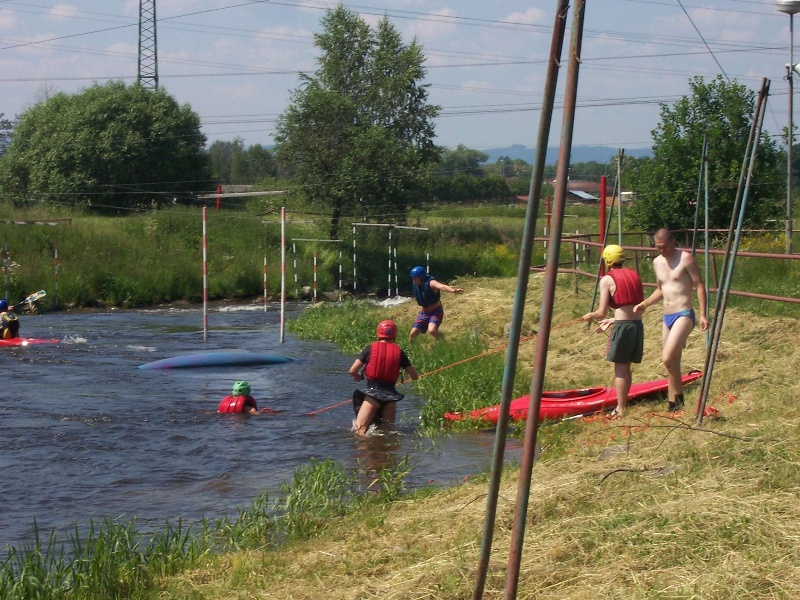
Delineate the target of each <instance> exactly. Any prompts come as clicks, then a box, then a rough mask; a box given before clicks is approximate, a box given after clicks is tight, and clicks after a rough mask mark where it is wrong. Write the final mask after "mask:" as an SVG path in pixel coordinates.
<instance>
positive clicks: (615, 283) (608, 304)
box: [582, 244, 644, 419]
mask: <svg viewBox="0 0 800 600" xmlns="http://www.w3.org/2000/svg"><path fill="white" fill-rule="evenodd" d="M603 260H604V261H605V263H606V266H607V267H608V269H609V271H608V274H607V275H605V276H603V277H602V278H601V279H600V306H599V307H598V308H597V310H596V311H594V312H590V313H586V314H585V315H583V317H582V319H583V320H584V321H599V327H598V329H597V332H598V333H600V332H604V331H606V330H607V329H608V328H609V327H611V326H612V325H613V329H612V330H611V338H610V339H609V341H608V350H607V353H606V360H607V361H609V362H613V363H614V387H615V388H616V391H617V407H616V408H615V409H614V411H613V412H612V413H611V418H612V419H615V418H618V417H621V416H622V414H623V412H624V411H625V407H626V406H627V404H628V391H629V390H630V389H631V381H632V380H633V376H632V374H631V363H641V362H642V356H643V354H644V326H643V325H642V314H641V313H639V312H636V311H635V310H634V307H635V306H636V305H637V304H639V303H640V302H642V301H643V300H644V288H643V287H642V279H641V277H639V274H638V273H637V272H636V271H634V270H633V269H628V268H626V267H623V266H622V263H623V262H624V261H625V253H624V250H623V249H622V246H617V245H616V244H611V245H609V246H606V247H605V249H604V250H603ZM609 308H613V309H614V317H613V318H611V319H608V318H606V315H607V313H608V309H609Z"/></svg>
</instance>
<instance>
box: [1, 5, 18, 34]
mask: <svg viewBox="0 0 800 600" xmlns="http://www.w3.org/2000/svg"><path fill="white" fill-rule="evenodd" d="M16 27H17V20H16V19H15V18H14V12H13V11H11V10H8V9H3V10H0V31H13V30H14V29H16Z"/></svg>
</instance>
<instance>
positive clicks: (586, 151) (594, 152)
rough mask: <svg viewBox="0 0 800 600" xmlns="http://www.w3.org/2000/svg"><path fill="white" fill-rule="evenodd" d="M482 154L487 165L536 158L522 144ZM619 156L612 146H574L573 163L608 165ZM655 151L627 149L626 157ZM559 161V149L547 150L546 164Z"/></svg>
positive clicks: (640, 155) (553, 147)
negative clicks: (592, 162) (502, 158)
mask: <svg viewBox="0 0 800 600" xmlns="http://www.w3.org/2000/svg"><path fill="white" fill-rule="evenodd" d="M481 152H483V153H485V154H488V155H489V160H488V161H486V162H487V164H490V165H491V164H494V163H496V162H497V160H498V159H499V158H500V157H501V156H508V157H509V158H511V159H512V160H513V159H517V158H519V159H522V160H524V161H525V162H526V163H529V164H532V163H533V158H534V150H533V148H528V147H527V146H523V145H522V144H514V145H513V146H509V147H508V148H488V149H486V150H484V149H481ZM616 155H617V148H612V147H610V146H573V148H572V155H571V161H572V162H573V163H586V162H590V161H594V162H598V163H608V162H609V161H611V159H612V158H613V157H615V156H616ZM652 155H653V151H652V150H651V149H650V148H631V149H627V148H626V149H625V156H632V157H634V158H641V157H643V156H652ZM557 159H558V147H557V146H551V147H549V148H547V157H546V160H545V164H547V165H554V164H556V160H557Z"/></svg>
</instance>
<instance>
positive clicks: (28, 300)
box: [11, 290, 47, 308]
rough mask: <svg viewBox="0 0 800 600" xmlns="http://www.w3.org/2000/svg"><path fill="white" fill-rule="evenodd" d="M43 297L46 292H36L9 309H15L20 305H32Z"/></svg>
mask: <svg viewBox="0 0 800 600" xmlns="http://www.w3.org/2000/svg"><path fill="white" fill-rule="evenodd" d="M45 296H47V292H45V291H44V290H39V291H38V292H33V293H32V294H31V295H30V296H28V297H27V298H25V299H24V300H22V301H20V302H17V303H16V304H15V305H14V306H12V307H11V308H15V307H17V306H19V305H20V304H33V303H34V302H36V301H37V300H41V299H42V298H44V297H45Z"/></svg>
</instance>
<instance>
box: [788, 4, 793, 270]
mask: <svg viewBox="0 0 800 600" xmlns="http://www.w3.org/2000/svg"><path fill="white" fill-rule="evenodd" d="M793 66H794V15H793V14H790V15H789V65H788V68H787V70H786V79H787V80H788V81H789V135H788V139H787V141H788V143H787V144H786V162H787V167H786V254H791V253H792V146H793V145H794V144H793V142H794V119H793V118H792V111H793V108H794V71H793Z"/></svg>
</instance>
